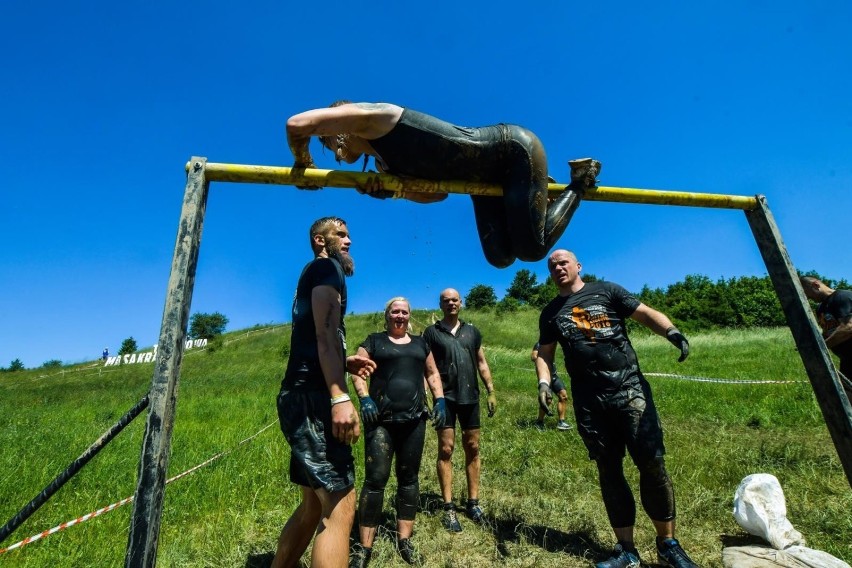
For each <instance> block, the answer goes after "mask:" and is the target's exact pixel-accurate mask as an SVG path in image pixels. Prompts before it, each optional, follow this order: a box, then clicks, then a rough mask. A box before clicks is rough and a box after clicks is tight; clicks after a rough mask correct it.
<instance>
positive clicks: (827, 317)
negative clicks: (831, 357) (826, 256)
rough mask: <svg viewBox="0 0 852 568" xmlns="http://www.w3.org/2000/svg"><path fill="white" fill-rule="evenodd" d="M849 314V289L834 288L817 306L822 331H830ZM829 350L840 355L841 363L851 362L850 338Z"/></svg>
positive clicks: (851, 304)
mask: <svg viewBox="0 0 852 568" xmlns="http://www.w3.org/2000/svg"><path fill="white" fill-rule="evenodd" d="M850 315H852V292H850V291H849V290H835V292H834V293H833V294H832V295H831V296H829V297H828V298H826V299H825V300H823V302H822V303H821V304H820V305H819V307H817V319H818V320H819V325H820V327H822V329H823V331H824V332H828V331H832V330H833V329H834V328H835V327H837V326H838V325H840V324H841V323H842V322H843V320H844V319H846V318H848V317H849V316H850ZM831 350H832V351H833V352H834V354H835V355H837V356H838V357H840V360H841V362H842V363H846V362H852V339H847V340H846V341H844V342H843V343H840V344H838V345H835V346H834V347H832V348H831ZM850 378H852V377H850Z"/></svg>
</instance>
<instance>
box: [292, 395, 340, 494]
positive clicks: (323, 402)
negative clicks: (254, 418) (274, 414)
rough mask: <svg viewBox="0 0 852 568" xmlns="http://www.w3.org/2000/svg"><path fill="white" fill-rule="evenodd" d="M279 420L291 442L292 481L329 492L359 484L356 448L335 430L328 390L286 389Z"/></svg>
mask: <svg viewBox="0 0 852 568" xmlns="http://www.w3.org/2000/svg"><path fill="white" fill-rule="evenodd" d="M278 422H279V424H280V425H281V431H282V432H283V433H284V437H285V438H286V439H287V443H288V444H290V481H292V482H293V483H296V484H298V485H303V486H305V487H311V488H312V489H320V488H322V489H325V490H326V491H328V492H329V493H335V492H337V491H342V490H344V489H349V488H350V487H353V486H354V485H355V460H354V458H353V457H352V448H351V447H350V446H348V445H347V444H344V443H342V442H339V441H338V440H337V439H336V438H335V437H334V435H333V433H332V427H331V401H330V399H329V396H328V392H327V391H325V390H319V391H286V390H282V391H281V392H280V393H279V394H278Z"/></svg>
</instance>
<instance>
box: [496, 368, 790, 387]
mask: <svg viewBox="0 0 852 568" xmlns="http://www.w3.org/2000/svg"><path fill="white" fill-rule="evenodd" d="M508 368H509V369H517V370H519V371H529V372H530V373H531V374H532V375H535V369H534V368H532V367H529V368H526V367H513V366H509V367H508ZM642 374H643V375H645V376H646V377H664V378H667V379H680V380H684V381H694V382H699V383H720V384H732V385H772V384H775V385H787V384H793V383H803V384H804V383H807V381H776V380H772V379H759V380H756V379H714V378H711V377H696V376H694V375H677V374H674V373H642Z"/></svg>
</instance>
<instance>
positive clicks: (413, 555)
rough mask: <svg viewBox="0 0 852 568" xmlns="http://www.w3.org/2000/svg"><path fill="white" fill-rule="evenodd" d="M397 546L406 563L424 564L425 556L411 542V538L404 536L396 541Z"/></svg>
mask: <svg viewBox="0 0 852 568" xmlns="http://www.w3.org/2000/svg"><path fill="white" fill-rule="evenodd" d="M396 548H397V550H399V555H400V556H401V557H402V559H403V560H405V563H406V564H417V565H420V564H423V556H421V555H420V553H419V552H417V549H416V548H414V545H413V544H411V539H409V538H403V539H400V540H398V541H396Z"/></svg>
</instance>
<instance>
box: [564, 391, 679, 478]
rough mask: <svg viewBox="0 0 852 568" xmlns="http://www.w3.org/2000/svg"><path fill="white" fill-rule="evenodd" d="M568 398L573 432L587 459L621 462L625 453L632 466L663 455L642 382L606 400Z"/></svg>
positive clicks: (657, 425) (653, 412)
mask: <svg viewBox="0 0 852 568" xmlns="http://www.w3.org/2000/svg"><path fill="white" fill-rule="evenodd" d="M572 395H573V398H574V415H575V416H576V418H577V432H578V433H579V434H580V437H581V438H582V439H583V443H584V444H585V445H586V449H587V450H588V451H589V459H592V460H596V459H598V458H600V457H604V456H606V457H622V458H623V457H624V451H625V449H626V450H627V451H629V452H630V456H631V457H632V458H633V460H634V461H636V462H642V461H647V460H649V459H652V458H656V457H661V456H664V455H665V453H666V448H665V446H664V445H663V429H662V426H661V425H660V417H659V415H658V414H657V407H656V406H655V405H654V399H653V398H652V396H651V386H650V385H649V384H648V381H646V380H645V379H644V378H637V379H635V380H630V381H628V382H627V383H626V384H625V385H623V386H622V389H621V390H620V391H618V392H617V393H615V394H611V395H609V396H594V395H585V394H577V393H572Z"/></svg>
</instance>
